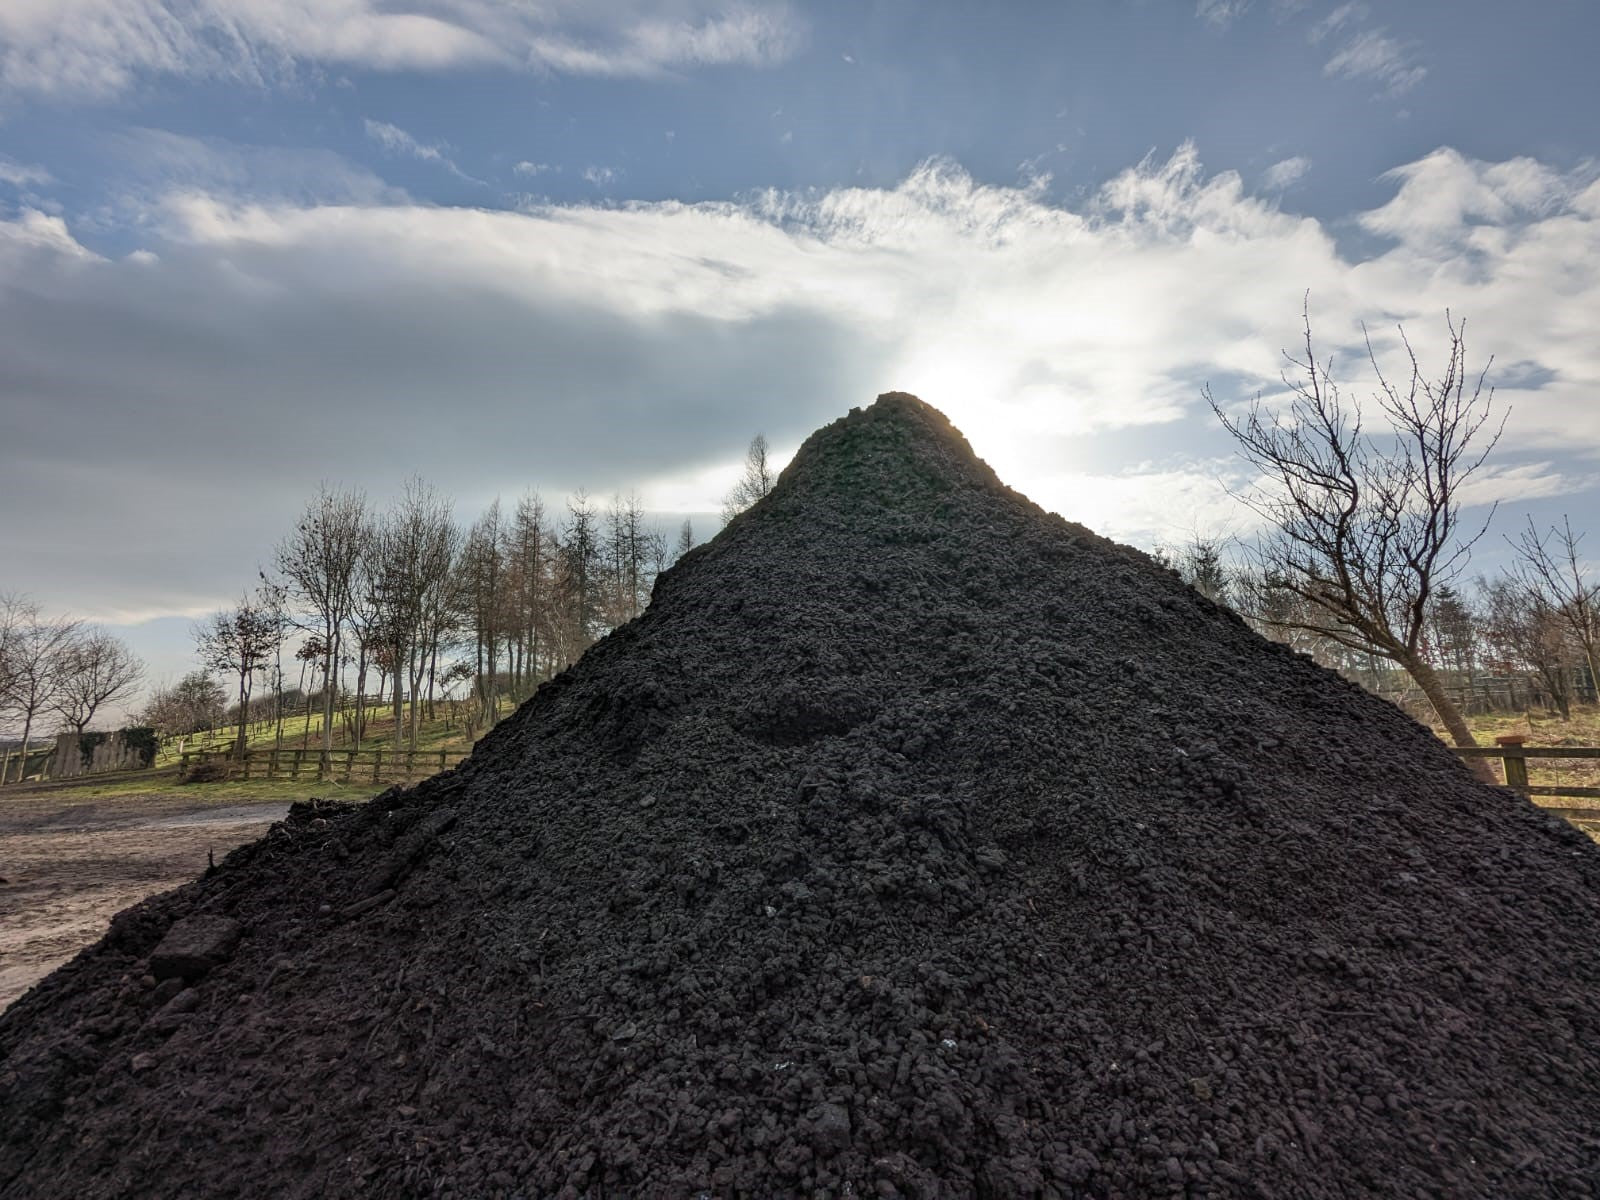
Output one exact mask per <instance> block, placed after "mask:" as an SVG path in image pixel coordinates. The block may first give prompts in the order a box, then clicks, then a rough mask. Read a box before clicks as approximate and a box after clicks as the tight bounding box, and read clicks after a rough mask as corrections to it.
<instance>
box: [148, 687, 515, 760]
mask: <svg viewBox="0 0 1600 1200" xmlns="http://www.w3.org/2000/svg"><path fill="white" fill-rule="evenodd" d="M514 708H515V705H514V704H513V703H512V702H511V701H510V700H502V701H501V709H500V718H501V719H502V720H504V719H505V718H506V717H507V716H508V715H510V713H511V712H512V711H513V709H514ZM434 711H435V714H436V715H435V716H434V718H433V719H432V720H429V719H428V717H427V716H426V706H424V715H423V716H422V717H421V719H420V720H419V721H418V724H417V747H416V748H417V750H418V751H419V752H420V751H424V750H432V751H434V752H438V751H440V750H452V751H458V752H466V751H469V750H471V749H472V746H473V742H472V741H471V740H469V739H468V738H467V735H466V727H465V726H464V724H463V723H462V722H461V720H460V719H459V718H455V717H452V716H451V715H450V713H449V706H448V704H445V703H442V702H441V703H436V704H435V705H434ZM401 712H402V720H404V721H405V722H406V729H405V732H404V734H403V735H402V736H403V739H404V742H405V746H404V748H405V749H410V748H411V738H410V720H411V706H410V705H409V704H408V705H405V706H403V707H402V710H401ZM366 725H367V728H366V736H365V737H363V738H362V739H361V749H362V750H363V751H366V750H392V749H393V748H394V709H393V708H392V707H390V706H387V705H386V706H384V707H383V708H382V709H369V710H368V711H367V722H366ZM237 732H238V727H237V726H220V727H218V728H216V729H207V730H202V731H200V732H198V733H191V734H188V735H186V736H185V737H184V738H183V739H182V745H183V749H184V750H185V751H187V752H190V753H193V752H194V751H197V750H212V751H215V750H227V749H229V748H231V747H232V746H233V740H234V737H235V736H236V734H237ZM484 732H485V730H482V729H480V730H479V731H478V733H479V735H480V736H481V735H482V734H483V733H484ZM333 745H334V748H335V749H338V750H348V749H351V748H352V747H353V745H354V742H353V741H352V739H351V738H350V737H349V736H348V730H347V726H346V723H345V721H344V720H343V719H342V716H341V714H339V713H335V714H334V717H333ZM178 746H179V739H177V738H171V739H169V740H168V741H167V742H166V743H165V744H164V745H163V746H162V748H161V751H160V752H159V753H158V754H157V755H156V766H158V767H161V766H167V765H176V764H177V762H178ZM245 746H246V748H247V749H251V750H271V749H274V748H275V747H279V746H281V747H282V748H283V749H285V750H295V749H299V748H300V747H301V746H304V747H305V748H306V749H308V750H316V749H320V748H321V747H322V713H321V712H320V711H318V712H313V713H311V714H310V715H309V716H307V714H306V712H305V711H304V710H303V709H302V710H301V711H299V712H295V713H286V714H284V718H283V730H282V733H281V735H280V734H279V731H278V727H277V725H276V724H275V723H274V722H271V721H267V722H261V723H258V724H253V725H248V726H246V727H245Z"/></svg>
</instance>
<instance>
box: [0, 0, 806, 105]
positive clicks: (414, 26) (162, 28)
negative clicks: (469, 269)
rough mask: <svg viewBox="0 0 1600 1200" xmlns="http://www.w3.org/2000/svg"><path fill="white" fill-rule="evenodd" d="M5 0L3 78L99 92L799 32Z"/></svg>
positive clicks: (690, 16)
mask: <svg viewBox="0 0 1600 1200" xmlns="http://www.w3.org/2000/svg"><path fill="white" fill-rule="evenodd" d="M391 7H392V6H391V5H389V4H387V3H385V2H384V0H7V2H6V3H5V4H3V5H0V88H3V89H5V90H9V91H14V92H29V93H35V94H42V95H47V96H54V97H79V98H89V99H104V98H108V97H111V96H115V95H116V94H118V93H120V92H122V91H125V90H126V89H127V88H128V87H130V86H131V85H132V84H133V83H134V82H135V81H136V80H137V79H139V78H140V77H141V76H145V75H180V76H188V77H196V78H222V79H232V80H240V81H245V82H252V83H264V82H269V81H271V80H273V79H276V78H279V77H281V76H283V75H285V74H292V73H293V72H294V71H296V70H297V69H298V68H299V67H301V66H302V65H313V66H316V65H339V66H348V67H364V68H369V69H374V70H388V71H400V70H409V71H438V70H445V69H456V68H461V67H473V66H496V67H500V68H504V69H536V70H549V71H558V72H564V73H573V74H589V75H608V76H616V75H632V76H651V75H661V74H664V73H668V72H671V71H676V70H687V69H695V68H701V67H710V66H720V65H725V64H743V65H755V66H760V65H765V64H769V63H774V62H779V61H782V60H784V59H785V58H787V57H789V56H790V55H792V54H793V53H794V52H795V51H796V50H797V49H798V47H799V46H800V44H801V42H802V41H803V38H804V28H803V25H802V23H801V21H800V20H799V19H798V18H797V17H796V16H795V15H794V14H793V13H792V12H791V11H790V9H789V8H788V7H787V5H785V4H783V3H777V2H760V0H752V2H751V3H746V4H740V5H735V6H732V7H728V6H725V5H721V4H713V3H711V2H710V0H668V2H667V3H666V4H665V5H663V4H661V3H651V2H649V0H606V2H603V3H595V2H588V3H584V2H580V0H553V2H551V3H546V4H540V5H523V4H504V3H493V2H489V0H414V2H413V3H411V4H409V5H407V8H408V9H409V10H410V11H406V12H393V11H390V9H391Z"/></svg>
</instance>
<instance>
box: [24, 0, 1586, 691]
mask: <svg viewBox="0 0 1600 1200" xmlns="http://www.w3.org/2000/svg"><path fill="white" fill-rule="evenodd" d="M1597 44H1600V10H1596V9H1595V8H1594V7H1593V6H1592V5H1589V4H1584V3H1580V2H1578V0H1570V2H1562V0H1547V2H1544V3H1537V4H1528V5H1522V6H1516V8H1515V9H1514V10H1513V9H1511V8H1509V7H1508V6H1506V5H1503V4H1491V3H1487V2H1480V3H1427V2H1418V3H1410V4H1405V5H1394V4H1388V5H1385V4H1378V3H1367V4H1360V3H1356V4H1348V3H1347V4H1332V3H1324V2H1313V0H1300V2H1296V0H1250V2H1246V0H1200V2H1199V3H1198V4H1195V3H1187V2H1177V0H1175V2H1172V3H1157V2H1155V0H1147V2H1143V3H1139V2H1126V3H1114V2H1112V0H1103V2H1098V3H1056V4H1043V3H1039V4H1004V5H982V6H980V5H971V4H912V3H883V4H864V3H856V4H806V5H801V4H787V5H785V4H764V3H747V4H734V5H728V4H721V3H708V2H705V0H668V2H666V3H654V4H646V3H637V2H631V0H621V2H619V0H591V2H589V3H575V2H572V0H551V2H546V3H540V4H533V3H525V2H521V0H516V2H514V0H500V2H496V0H411V2H409V3H389V2H385V0H5V2H4V3H3V4H0V411H3V414H4V419H3V422H0V423H3V426H4V429H5V433H4V435H3V437H0V508H3V511H4V513H5V515H6V518H7V519H6V520H5V521H4V522H0V562H4V563H6V569H5V571H4V572H3V573H0V575H3V578H0V586H3V587H4V588H5V589H7V590H17V591H23V592H27V593H30V594H32V595H34V596H35V597H36V598H38V599H39V600H41V601H42V602H44V603H45V604H46V605H47V606H49V607H52V608H54V609H57V610H63V609H65V610H70V611H73V612H75V613H79V614H82V615H86V616H89V617H92V618H95V619H100V620H105V621H109V622H112V623H114V624H115V625H116V626H117V627H118V628H119V630H121V631H123V632H125V633H127V634H128V636H129V637H130V638H131V639H132V640H133V641H135V643H136V644H137V645H140V646H141V647H142V648H143V649H145V651H146V652H147V653H148V654H149V655H150V656H151V658H152V661H153V664H154V665H155V667H156V669H157V673H159V674H172V673H175V672H176V671H178V670H181V669H182V667H183V666H184V665H185V664H184V662H183V656H184V653H185V646H184V643H186V632H187V627H188V622H189V620H190V619H192V617H193V616H194V615H195V614H198V613H202V612H204V611H207V610H209V609H211V608H214V607H215V606H217V605H219V604H221V603H224V602H226V601H227V600H228V599H229V597H230V596H232V595H234V594H235V593H237V591H238V590H239V589H240V588H241V587H243V586H245V585H246V584H248V583H249V582H250V580H251V579H252V578H253V576H254V571H255V567H256V564H257V563H258V562H260V561H264V560H265V559H266V557H267V555H268V553H269V551H270V547H271V544H272V542H273V541H274V540H275V539H276V538H277V537H278V536H279V535H280V533H281V532H282V531H283V530H284V529H285V528H286V527H287V525H288V523H289V522H290V521H291V520H292V518H293V516H294V513H295V511H296V510H297V509H298V507H299V506H300V504H301V502H302V501H303V499H304V498H305V497H306V496H307V495H308V494H309V492H310V491H311V489H313V488H314V487H315V486H316V484H317V482H318V481H320V480H323V479H328V480H333V481H340V482H343V483H347V484H350V485H355V486H360V487H364V488H366V489H367V490H368V492H369V493H370V494H371V495H372V496H373V497H374V498H375V499H378V500H382V499H383V498H385V497H386V496H388V495H390V494H392V493H393V492H394V490H395V489H396V488H397V487H398V485H399V482H400V481H401V480H402V479H403V478H404V477H405V476H406V475H408V474H410V473H412V472H420V473H422V474H423V475H425V476H426V477H428V478H429V479H430V480H432V481H433V482H435V483H436V484H438V485H439V486H440V487H441V488H442V489H444V490H445V491H447V492H449V493H451V494H453V495H454V496H455V497H456V498H457V501H458V503H459V506H460V510H461V512H462V514H463V515H464V516H468V517H470V516H471V515H472V514H473V513H474V512H475V511H476V509H477V508H478V507H479V506H481V504H482V503H484V502H485V501H486V500H487V499H488V498H490V497H491V496H492V495H494V494H495V493H497V492H498V493H502V494H505V495H507V496H512V495H515V494H516V493H518V492H520V491H521V490H522V489H524V488H526V487H529V486H534V487H538V488H539V489H540V490H541V491H542V492H544V494H545V495H546V496H547V498H549V499H551V500H553V501H558V500H559V497H560V496H561V495H562V494H563V493H564V492H566V491H568V490H570V489H572V488H576V487H579V486H584V487H587V488H588V489H589V490H590V491H591V492H592V493H595V494H599V495H606V494H609V493H610V492H612V491H614V490H617V489H622V488H628V487H637V488H638V489H639V490H640V491H641V492H642V493H643V495H644V497H645V499H646V501H647V502H648V503H650V504H652V505H653V506H654V507H655V508H657V509H658V510H660V511H661V512H663V513H679V512H700V513H704V512H708V511H710V510H713V509H714V508H715V504H716V500H717V497H718V496H719V495H720V493H721V492H722V490H724V489H725V487H726V486H727V482H728V481H729V480H730V479H731V477H732V475H733V474H734V472H735V470H736V464H737V460H738V457H739V454H740V451H741V450H742V447H743V445H744V444H745V443H746V442H747V441H748V439H749V437H750V435H751V434H752V433H754V432H755V431H757V430H762V431H764V432H766V433H767V435H768V436H769V438H771V439H772V441H773V442H774V444H775V445H776V447H777V448H778V450H779V451H780V452H783V451H787V450H792V448H793V446H794V445H795V444H797V443H798V441H799V440H800V439H801V438H802V437H803V436H804V435H805V434H806V433H807V432H809V430H811V429H812V428H814V427H815V426H817V425H818V424H820V423H822V422H823V421H826V420H827V419H829V418H831V417H833V416H835V415H838V414H839V413H841V412H842V411H844V410H845V409H847V408H849V407H850V406H852V405H855V404H860V403H864V402H866V401H868V400H870V399H871V397H872V396H873V395H875V394H876V393H878V392H880V391H884V390H889V389H892V388H904V389H907V390H913V391H916V392H918V393H919V394H921V395H922V396H923V397H924V398H925V399H927V400H929V401H930V402H932V403H934V404H937V405H939V406H940V407H942V408H944V409H945V410H946V411H947V412H949V413H950V414H951V416H952V417H953V418H954V419H955V420H956V421H957V423H958V424H960V425H962V426H963V428H965V429H966V431H967V432H968V434H969V436H970V437H971V438H972V440H973V441H974V443H975V445H976V446H977V448H978V450H979V451H980V453H983V454H984V455H985V456H986V457H988V458H989V459H990V461H991V462H992V463H993V464H994V465H995V466H996V467H997V469H999V470H1000V471H1001V473H1002V475H1003V476H1004V477H1005V478H1006V479H1007V480H1008V481H1009V482H1012V483H1013V484H1015V485H1016V486H1018V487H1020V488H1021V489H1022V490H1024V491H1026V492H1028V493H1029V494H1031V495H1033V496H1035V498H1037V499H1039V500H1040V501H1041V503H1044V504H1045V505H1046V506H1047V507H1051V508H1055V509H1057V510H1059V511H1061V512H1063V513H1065V514H1066V515H1068V516H1071V517H1074V518H1076V519H1080V520H1084V521H1085V522H1087V523H1089V524H1091V525H1093V526H1095V527H1096V528H1098V529H1100V530H1101V531H1103V532H1106V533H1108V534H1110V535H1112V536H1116V537H1121V538H1124V539H1126V540H1132V541H1135V542H1137V543H1139V544H1143V545H1150V544H1152V543H1153V542H1154V541H1156V540H1157V539H1166V540H1169V541H1170V540H1174V539H1178V538H1181V537H1182V536H1184V535H1185V534H1186V533H1190V532H1196V531H1199V532H1214V531H1218V530H1224V531H1231V532H1240V533H1242V532H1247V531H1248V523H1247V521H1246V520H1245V518H1244V516H1243V514H1242V513H1240V512H1239V510H1238V509H1237V506H1236V505H1235V504H1234V502H1233V501H1231V500H1229V499H1228V497H1227V495H1226V493H1225V490H1224V486H1225V485H1226V484H1230V483H1231V484H1235V485H1237V484H1238V483H1240V482H1244V481H1242V480H1241V479H1240V478H1239V477H1238V468H1237V464H1236V462H1235V461H1234V460H1233V459H1232V457H1231V455H1230V452H1229V446H1228V443H1227V442H1226V440H1225V438H1223V437H1222V436H1221V435H1220V434H1219V432H1218V431H1217V429H1216V427H1215V420H1214V418H1213V417H1212V416H1211V414H1210V413H1209V410H1207V409H1206V408H1205V406H1204V403H1203V401H1202V399H1201V388H1202V386H1203V385H1205V384H1206V383H1207V382H1209V383H1211V384H1212V386H1213V387H1214V388H1215V389H1216V390H1217V391H1218V392H1219V394H1221V395H1223V396H1224V397H1241V398H1242V397H1245V396H1248V395H1251V394H1253V393H1254V392H1255V391H1256V390H1258V389H1265V390H1267V391H1268V392H1269V394H1270V393H1271V392H1272V390H1273V389H1274V387H1275V386H1276V380H1277V372H1278V367H1279V362H1280V360H1279V350H1280V348H1281V347H1284V346H1286V345H1291V344H1292V343H1293V341H1294V339H1295V336H1296V332H1297V326H1298V323H1299V319H1300V307H1301V302H1302V297H1303V296H1304V295H1305V294H1306V293H1307V291H1309V292H1310V294H1311V311H1312V318H1313V322H1314V324H1315V326H1316V329H1317V333H1318V337H1319V340H1320V341H1321V342H1322V343H1323V344H1324V346H1325V348H1327V349H1329V350H1332V351H1336V352H1337V356H1338V361H1339V362H1340V363H1343V364H1345V365H1346V367H1347V368H1348V371H1347V378H1349V379H1350V381H1351V384H1352V386H1353V387H1355V389H1356V390H1357V391H1358V392H1360V391H1363V390H1364V383H1365V380H1364V377H1363V375H1362V373H1361V371H1360V370H1359V368H1360V367H1361V362H1360V346H1361V324H1360V323H1361V322H1362V321H1363V320H1365V321H1367V322H1368V323H1369V324H1370V325H1371V327H1372V328H1373V329H1374V331H1375V333H1376V344H1377V348H1378V351H1379V354H1380V357H1381V358H1383V359H1384V361H1388V362H1392V357H1391V356H1392V354H1393V352H1394V351H1395V349H1396V348H1397V341H1396V339H1395V337H1394V335H1393V328H1394V326H1395V324H1397V323H1399V322H1403V323H1404V324H1405V326H1406V329H1407V331H1408V332H1409V333H1411V334H1412V336H1413V338H1414V340H1416V341H1417V342H1418V344H1419V346H1420V347H1421V348H1422V349H1423V351H1424V359H1425V361H1426V360H1427V354H1428V352H1429V351H1430V350H1434V349H1436V348H1437V346H1438V345H1439V344H1440V341H1441V335H1442V331H1443V320H1444V311H1445V309H1446V308H1449V309H1450V310H1451V311H1452V312H1453V313H1454V314H1455V315H1457V316H1458V317H1459V316H1464V317H1466V318H1467V320H1468V322H1469V335H1470V336H1469V351H1470V353H1471V354H1472V355H1473V358H1474V361H1475V362H1481V361H1482V360H1483V359H1484V358H1486V357H1487V356H1488V355H1489V354H1491V353H1492V354H1494V355H1495V360H1496V365H1497V369H1496V372H1495V373H1494V374H1492V375H1491V379H1492V380H1493V381H1495V382H1497V383H1498V384H1499V387H1500V393H1499V396H1500V399H1501V401H1502V402H1503V403H1506V404H1508V405H1509V406H1511V408H1512V409H1513V412H1512V417H1511V420H1510V423H1509V424H1508V426H1507V432H1506V437H1505V441H1504V443H1503V444H1502V446H1501V448H1500V450H1499V451H1498V452H1497V454H1496V456H1495V458H1494V460H1493V470H1492V472H1491V473H1490V474H1489V475H1487V476H1486V477H1485V478H1484V479H1483V481H1482V486H1481V487H1480V489H1479V490H1478V491H1477V492H1476V493H1475V495H1474V499H1476V500H1479V501H1484V502H1487V501H1489V500H1498V501H1500V503H1501V505H1502V516H1501V518H1500V519H1499V521H1500V523H1501V524H1504V525H1506V527H1507V528H1510V527H1511V526H1512V525H1515V524H1518V523H1520V522H1521V521H1522V520H1523V519H1524V516H1525V514H1527V513H1529V512H1532V513H1534V514H1536V515H1537V516H1538V517H1539V519H1541V520H1542V519H1546V518H1548V517H1550V516H1553V515H1556V514H1558V513H1560V512H1563V511H1568V512H1571V513H1573V515H1574V520H1575V522H1580V523H1581V524H1583V525H1585V526H1586V527H1587V526H1589V525H1590V524H1591V523H1590V522H1589V521H1588V520H1587V514H1589V513H1592V512H1593V511H1594V510H1595V507H1596V506H1595V500H1596V497H1597V495H1600V490H1597V487H1596V480H1597V470H1596V465H1597V459H1600V402H1597V399H1596V397H1597V396H1600V347H1597V345H1596V341H1597V339H1596V338H1595V337H1594V333H1593V328H1594V325H1595V323H1596V318H1597V316H1600V185H1597V183H1596V180H1597V178H1600V170H1597V167H1596V159H1597V157H1600V145H1597V141H1600V134H1597V132H1596V128H1597V127H1596V125H1595V122H1594V117H1593V115H1594V113H1595V112H1597V111H1600V84H1597V83H1596V82H1595V78H1596V77H1595V74H1594V72H1593V71H1592V70H1591V68H1590V65H1589V64H1588V63H1587V62H1586V61H1585V58H1586V56H1587V55H1589V54H1590V53H1591V52H1592V48H1593V47H1594V46H1595V45H1597ZM709 527H710V522H706V528H707V531H709ZM1595 536H1596V537H1600V532H1597V533H1596V534H1595ZM1486 545H1487V543H1486Z"/></svg>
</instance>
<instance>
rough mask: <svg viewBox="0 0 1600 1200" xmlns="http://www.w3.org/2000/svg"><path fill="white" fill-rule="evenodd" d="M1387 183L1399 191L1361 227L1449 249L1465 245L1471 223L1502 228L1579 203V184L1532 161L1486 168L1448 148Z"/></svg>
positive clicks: (1398, 170) (1410, 165) (1515, 160)
mask: <svg viewBox="0 0 1600 1200" xmlns="http://www.w3.org/2000/svg"><path fill="white" fill-rule="evenodd" d="M1384 178H1385V179H1388V180H1394V181H1398V182H1399V184H1400V188H1399V190H1398V191H1397V192H1396V193H1395V196H1394V198H1393V199H1392V200H1390V201H1389V202H1388V203H1387V204H1384V205H1383V206H1382V207H1380V208H1376V209H1374V210H1372V211H1371V212H1368V213H1363V214H1362V216H1361V225H1362V227H1363V228H1365V229H1367V230H1368V231H1370V232H1372V233H1378V234H1384V235H1386V236H1389V237H1395V238H1400V239H1401V240H1405V241H1412V242H1420V241H1424V240H1430V239H1444V240H1445V241H1447V242H1449V243H1457V242H1459V241H1460V240H1461V238H1462V236H1463V231H1464V229H1465V226H1466V225H1467V224H1468V223H1469V222H1484V223H1487V224H1490V225H1501V226H1503V225H1506V224H1508V223H1511V222H1514V221H1517V220H1520V219H1525V218H1528V217H1533V216H1539V215H1542V214H1544V213H1548V212H1551V211H1553V210H1555V209H1558V208H1560V207H1562V206H1563V205H1564V204H1565V203H1567V202H1569V201H1571V200H1572V199H1574V198H1575V193H1576V191H1577V188H1578V186H1579V179H1580V177H1576V176H1565V175H1562V174H1560V173H1559V172H1557V171H1554V170H1552V169H1551V168H1549V167H1546V166H1544V165H1543V164H1542V163H1539V162H1537V161H1536V160H1534V159H1531V158H1513V159H1508V160H1507V161H1505V162H1501V163H1484V162H1477V161H1474V160H1472V159H1468V158H1466V157H1464V156H1463V155H1462V154H1460V153H1459V152H1458V151H1456V150H1452V149H1450V148H1448V147H1441V148H1440V149H1438V150H1435V151H1433V153H1431V154H1429V155H1427V156H1425V157H1424V158H1421V159H1418V160H1417V161H1416V162H1414V163H1408V164H1407V165H1405V166H1403V167H1396V168H1395V169H1394V170H1392V171H1389V172H1388V173H1387V174H1386V175H1385V176H1384Z"/></svg>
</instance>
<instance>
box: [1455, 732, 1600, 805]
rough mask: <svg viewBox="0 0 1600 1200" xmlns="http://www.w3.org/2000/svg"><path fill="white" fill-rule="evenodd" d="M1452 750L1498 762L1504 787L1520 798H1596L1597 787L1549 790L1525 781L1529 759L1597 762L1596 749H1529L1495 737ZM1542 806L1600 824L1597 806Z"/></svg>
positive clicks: (1517, 741) (1514, 740)
mask: <svg viewBox="0 0 1600 1200" xmlns="http://www.w3.org/2000/svg"><path fill="white" fill-rule="evenodd" d="M1453 749H1454V750H1455V752H1456V753H1457V754H1459V755H1460V756H1461V757H1462V758H1491V759H1493V758H1497V759H1499V760H1500V763H1501V769H1502V770H1503V771H1504V772H1505V781H1506V786H1507V787H1508V788H1512V789H1514V790H1515V791H1519V792H1521V793H1522V794H1523V795H1524V796H1528V797H1533V796H1561V797H1572V798H1574V799H1578V798H1586V799H1594V798H1600V787H1576V786H1572V785H1568V784H1563V785H1561V786H1559V787H1552V786H1550V785H1548V784H1534V783H1529V782H1528V760H1529V759H1537V758H1557V759H1559V758H1567V759H1571V758H1587V759H1596V760H1600V746H1529V745H1527V739H1526V738H1522V737H1518V736H1509V737H1501V738H1496V739H1495V744H1494V745H1493V746H1456V747H1453ZM1542 807H1545V808H1547V809H1548V810H1549V811H1550V812H1553V813H1555V814H1557V815H1558V816H1563V817H1568V818H1578V819H1584V820H1590V821H1600V807H1596V808H1556V807H1555V806H1553V805H1544V806H1542Z"/></svg>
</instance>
